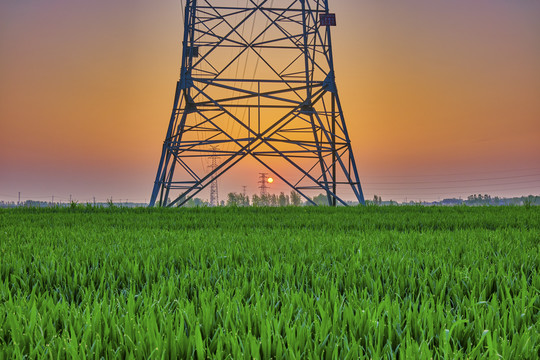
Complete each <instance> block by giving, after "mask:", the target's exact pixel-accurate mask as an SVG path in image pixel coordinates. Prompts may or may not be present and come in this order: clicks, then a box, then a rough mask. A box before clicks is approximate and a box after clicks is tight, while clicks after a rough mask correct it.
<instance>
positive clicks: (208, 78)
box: [150, 0, 364, 206]
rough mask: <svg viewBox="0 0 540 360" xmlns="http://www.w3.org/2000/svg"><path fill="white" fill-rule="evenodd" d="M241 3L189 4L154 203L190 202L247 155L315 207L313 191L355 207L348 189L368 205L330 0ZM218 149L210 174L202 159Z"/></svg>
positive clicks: (205, 0)
mask: <svg viewBox="0 0 540 360" xmlns="http://www.w3.org/2000/svg"><path fill="white" fill-rule="evenodd" d="M242 2H243V1H242ZM234 3H235V2H234V1H231V0H188V1H187V3H186V7H185V13H184V39H183V50H182V65H181V71H180V80H179V81H178V82H177V85H176V93H175V97H174V105H173V111H172V115H171V118H170V122H169V127H168V130H167V135H166V137H165V141H164V143H163V149H162V154H161V159H160V162H159V167H158V171H157V175H156V181H155V183H154V188H153V192H152V197H151V200H150V206H153V205H155V204H156V203H159V205H161V206H175V205H177V206H181V205H183V204H184V203H185V202H187V201H188V200H189V199H191V198H193V197H194V196H195V195H197V194H198V193H199V192H200V191H202V190H203V189H204V188H206V187H207V186H208V185H209V184H210V183H212V182H213V181H215V180H216V179H217V178H219V177H220V176H221V175H223V174H224V173H225V172H227V171H228V170H229V169H231V168H232V167H233V166H235V165H236V164H238V163H239V162H240V161H241V160H243V159H245V158H247V157H252V158H254V159H255V160H256V161H257V162H258V163H260V164H261V165H262V166H263V167H265V168H266V169H267V170H268V171H269V172H271V173H272V174H274V175H275V177H277V178H279V179H280V180H281V181H283V182H284V183H285V184H287V185H289V186H290V187H291V188H292V189H294V190H295V191H297V192H298V193H299V194H300V195H301V196H303V197H304V198H305V199H306V200H307V201H308V202H310V203H312V204H313V205H315V203H314V202H313V200H312V199H311V198H310V197H309V195H308V193H309V192H313V191H319V192H320V191H322V192H323V193H325V194H326V196H327V199H328V204H329V205H334V206H335V205H337V204H338V203H340V204H343V205H347V203H346V201H345V200H344V198H343V195H342V193H343V192H342V189H347V190H346V191H348V193H349V195H352V196H354V198H355V199H356V200H357V201H358V202H359V203H361V204H364V196H363V193H362V188H361V185H360V180H359V176H358V171H357V168H356V163H355V160H354V156H353V152H352V148H351V141H350V138H349V134H348V131H347V126H346V124H345V118H344V116H343V110H342V106H341V102H340V100H339V96H338V91H337V87H336V82H335V75H334V61H333V52H332V38H331V35H330V28H331V26H334V25H335V24H336V20H335V15H334V14H331V13H330V12H329V8H328V0H248V1H247V4H246V6H238V5H236V6H235V5H234ZM237 3H238V2H237ZM218 145H219V149H218V150H214V149H213V148H212V146H218ZM210 153H212V154H214V155H215V156H216V157H219V158H220V160H221V161H220V162H219V165H217V166H216V167H214V168H212V169H211V171H209V172H208V171H207V169H204V167H203V168H201V166H200V164H199V161H200V159H201V158H207V157H208V155H209V154H210ZM201 163H202V161H201ZM338 187H339V189H340V193H339V194H338ZM169 197H170V198H171V201H169V200H168V199H169Z"/></svg>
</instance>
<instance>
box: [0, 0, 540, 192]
mask: <svg viewBox="0 0 540 360" xmlns="http://www.w3.org/2000/svg"><path fill="white" fill-rule="evenodd" d="M231 2H232V3H234V0H231ZM330 4H331V5H330V6H331V10H332V11H333V12H335V13H336V14H337V21H338V26H337V27H335V28H333V29H332V31H333V33H332V35H333V42H334V55H335V63H336V76H337V85H338V89H339V93H340V96H341V100H342V103H343V107H344V112H345V117H346V119H347V125H348V127H349V132H350V136H351V139H352V146H353V149H354V153H355V156H356V160H357V166H358V170H359V173H360V178H361V181H362V183H363V184H362V185H363V190H364V193H365V197H366V199H371V198H373V195H374V194H378V195H382V198H383V200H389V199H393V200H397V201H404V200H438V199H443V198H448V197H456V198H458V197H462V198H466V197H467V195H470V194H473V193H479V192H481V193H482V194H485V193H487V194H491V195H493V196H495V195H498V196H519V195H528V194H535V195H538V194H540V20H539V19H540V1H537V0H452V1H442V0H410V1H403V0H383V1H381V0H334V1H332V0H330ZM182 32H183V28H182V19H181V5H180V1H178V0H162V1H140V0H129V1H128V0H116V1H105V0H95V1H82V0H69V1H68V0H49V1H38V0H24V1H20V0H4V1H2V2H1V3H0V200H4V201H16V200H17V195H18V192H21V198H22V199H23V200H26V199H35V200H42V201H47V200H50V199H51V198H52V196H53V195H54V196H55V201H66V200H68V199H69V196H70V194H71V195H72V197H73V199H76V200H78V201H80V202H86V201H92V199H93V197H94V196H95V197H96V200H98V201H105V200H106V199H108V198H111V197H112V198H113V199H114V200H120V199H123V200H124V201H126V200H129V201H138V202H143V201H145V200H146V201H148V200H149V197H150V192H151V190H152V185H153V182H154V177H155V172H156V170H157V165H158V160H159V156H160V152H161V144H162V142H163V139H164V137H165V131H166V127H167V125H168V121H169V117H170V110H171V107H172V101H173V96H174V87H175V84H176V81H177V79H178V76H179V66H180V55H181V47H180V42H181V38H182ZM262 170H263V169H258V168H255V169H253V171H252V172H251V173H245V174H243V176H242V181H240V180H239V179H238V178H235V177H230V178H225V179H223V181H222V182H221V183H220V197H221V198H222V199H223V198H225V196H226V194H227V193H228V192H241V191H242V185H246V186H247V189H248V190H247V191H248V193H249V194H253V193H256V192H257V188H256V183H257V176H258V172H259V171H262ZM249 179H252V180H249ZM271 191H273V192H279V191H286V192H288V191H289V190H288V189H287V188H286V186H285V185H284V184H279V182H278V181H276V182H275V183H274V184H273V185H272V186H271ZM201 197H203V198H207V197H208V195H206V193H203V194H202V195H201ZM351 199H352V197H351Z"/></svg>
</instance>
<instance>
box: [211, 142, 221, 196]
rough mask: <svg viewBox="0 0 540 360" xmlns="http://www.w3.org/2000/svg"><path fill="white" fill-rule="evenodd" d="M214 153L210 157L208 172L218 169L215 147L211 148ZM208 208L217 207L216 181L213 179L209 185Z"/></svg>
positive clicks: (216, 148)
mask: <svg viewBox="0 0 540 360" xmlns="http://www.w3.org/2000/svg"><path fill="white" fill-rule="evenodd" d="M211 148H212V150H213V151H214V153H213V154H212V155H211V156H210V171H211V172H212V171H214V170H215V169H216V168H217V167H218V162H217V154H216V152H217V151H219V148H218V147H217V146H211ZM210 206H219V193H218V182H217V179H214V181H212V182H211V183H210Z"/></svg>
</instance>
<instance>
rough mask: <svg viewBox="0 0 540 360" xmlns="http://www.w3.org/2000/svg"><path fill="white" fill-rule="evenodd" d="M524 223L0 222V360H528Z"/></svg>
mask: <svg viewBox="0 0 540 360" xmlns="http://www.w3.org/2000/svg"><path fill="white" fill-rule="evenodd" d="M539 254H540V208H538V207H475V208H471V207H453V208H442V207H433V208H426V207H420V206H410V207H373V206H369V207H365V208H313V207H310V208H307V207H306V208H292V207H291V208H200V209H197V208H195V209H122V208H113V209H92V208H90V207H88V208H85V207H77V208H73V209H69V208H68V209H12V210H2V211H0V255H1V262H0V280H1V281H0V358H1V359H12V358H22V357H24V356H25V355H27V356H29V357H30V358H45V359H48V358H51V359H56V358H89V359H99V358H100V357H104V358H155V359H162V358H191V357H194V358H199V359H203V358H217V359H219V358H227V357H228V358H231V359H240V358H246V359H252V358H263V359H268V358H276V359H282V358H288V359H295V358H296V359H305V358H340V359H341V358H349V359H357V358H366V359H367V358H369V359H380V358H399V359H429V358H445V359H448V358H482V357H485V358H490V359H496V358H504V359H537V358H539V357H540V335H539V333H540V276H539V267H540V257H539Z"/></svg>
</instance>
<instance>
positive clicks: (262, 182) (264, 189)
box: [259, 173, 268, 196]
mask: <svg viewBox="0 0 540 360" xmlns="http://www.w3.org/2000/svg"><path fill="white" fill-rule="evenodd" d="M259 190H260V195H261V196H264V195H268V173H259Z"/></svg>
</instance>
